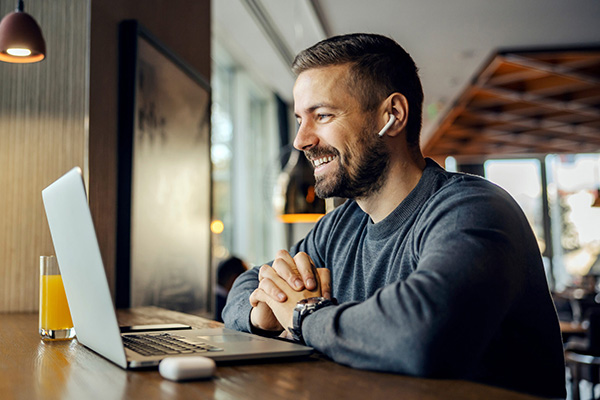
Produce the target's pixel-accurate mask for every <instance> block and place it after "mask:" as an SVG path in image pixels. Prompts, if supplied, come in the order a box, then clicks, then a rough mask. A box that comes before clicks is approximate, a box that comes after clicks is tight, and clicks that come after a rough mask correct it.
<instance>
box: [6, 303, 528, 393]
mask: <svg viewBox="0 0 600 400" xmlns="http://www.w3.org/2000/svg"><path fill="white" fill-rule="evenodd" d="M119 322H120V324H121V325H131V324H151V323H167V322H184V323H187V324H189V325H192V326H196V327H202V326H207V325H213V326H214V325H215V324H219V323H218V322H214V321H210V320H206V319H203V318H200V317H196V316H192V315H187V314H181V313H177V312H173V311H167V310H164V309H159V308H154V307H144V308H136V309H132V310H124V311H119ZM0 398H2V399H42V398H44V399H77V400H79V399H102V400H110V399H137V398H140V399H148V400H149V399H261V400H263V399H264V400H269V399H274V400H281V399H386V400H389V399H390V398H402V399H405V400H410V399H421V400H422V399H425V400H427V399H460V400H469V399H486V400H494V399H508V398H510V399H516V400H519V399H522V400H525V399H536V397H532V396H527V395H523V394H520V393H515V392H512V391H508V390H504V389H499V388H495V387H490V386H486V385H481V384H476V383H472V382H465V381H455V380H432V379H420V378H411V377H406V376H401V375H395V374H386V373H377V372H369V371H361V370H356V369H352V368H348V367H344V366H342V365H339V364H336V363H334V362H331V361H329V360H326V359H325V358H324V357H323V356H321V355H318V354H315V355H312V356H311V357H309V358H304V359H301V360H296V361H283V362H282V361H271V362H264V361H263V362H243V363H235V364H231V363H230V364H224V365H221V364H220V365H219V366H218V368H217V372H216V375H215V377H214V378H212V379H210V380H204V381H194V382H186V383H175V382H171V381H168V380H165V379H162V378H161V376H160V375H159V374H158V372H157V371H156V370H149V371H136V372H132V371H125V370H122V369H121V368H119V367H117V366H116V365H114V364H112V363H111V362H109V361H107V360H106V359H104V358H102V357H100V356H98V355H97V354H95V353H93V352H92V351H90V350H88V349H87V348H85V347H83V346H82V345H80V344H79V343H78V342H77V340H70V341H61V342H43V341H42V340H40V338H39V335H38V316H37V314H33V313H13V314H0Z"/></svg>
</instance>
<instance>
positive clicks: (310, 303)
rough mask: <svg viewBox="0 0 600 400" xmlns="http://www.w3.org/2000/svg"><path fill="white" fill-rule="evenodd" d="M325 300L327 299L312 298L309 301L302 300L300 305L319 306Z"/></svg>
mask: <svg viewBox="0 0 600 400" xmlns="http://www.w3.org/2000/svg"><path fill="white" fill-rule="evenodd" d="M323 300H326V299H325V297H310V298H308V299H302V300H300V301H299V302H298V303H299V304H307V305H312V304H319V303H320V302H322V301H323Z"/></svg>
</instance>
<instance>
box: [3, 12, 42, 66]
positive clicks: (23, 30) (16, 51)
mask: <svg viewBox="0 0 600 400" xmlns="http://www.w3.org/2000/svg"><path fill="white" fill-rule="evenodd" d="M44 57H46V42H45V41H44V37H43V36H42V30H41V29H40V26H39V25H38V24H37V22H36V21H35V19H33V17H32V16H31V15H29V14H27V13H26V12H23V11H18V10H17V11H15V12H11V13H10V14H8V15H7V16H6V17H4V18H3V19H2V21H0V61H5V62H10V63H34V62H38V61H42V60H43V59H44Z"/></svg>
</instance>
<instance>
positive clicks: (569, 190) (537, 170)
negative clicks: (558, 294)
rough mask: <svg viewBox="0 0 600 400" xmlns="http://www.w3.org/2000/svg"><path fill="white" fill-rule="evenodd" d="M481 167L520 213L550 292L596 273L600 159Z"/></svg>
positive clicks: (556, 158) (599, 265) (572, 157)
mask: <svg viewBox="0 0 600 400" xmlns="http://www.w3.org/2000/svg"><path fill="white" fill-rule="evenodd" d="M484 168H485V176H486V178H488V179H489V180H491V181H492V182H494V183H496V184H498V185H500V186H502V187H503V188H504V189H506V190H507V191H508V192H509V193H510V194H511V195H512V196H513V197H514V198H515V200H516V201H517V203H519V205H520V206H521V208H522V209H523V211H524V212H525V215H526V216H527V219H528V220H529V222H530V224H531V226H532V228H533V231H534V233H535V235H536V238H537V240H538V244H539V245H540V250H541V252H542V253H543V254H544V256H545V257H544V261H545V264H546V267H547V270H546V272H547V273H548V274H549V275H548V278H549V282H550V284H551V287H552V288H553V289H554V290H556V291H562V290H564V289H565V288H566V287H567V286H569V285H571V284H572V283H574V281H577V280H580V279H581V277H583V276H586V275H599V274H600V260H599V256H600V229H598V227H599V226H600V207H596V206H593V204H594V202H595V201H596V200H597V199H598V195H599V184H600V155H598V154H569V155H548V156H547V157H546V158H545V159H543V160H542V159H509V160H488V161H486V162H485V164H484ZM542 168H545V171H542ZM542 172H545V173H544V174H543V173H542ZM544 177H546V182H545V183H546V185H547V186H546V187H547V190H546V192H547V206H545V205H544V198H543V196H544V190H543V187H544V182H543V178H544ZM598 203H600V200H599V201H598ZM546 207H547V208H546ZM544 214H546V218H544V217H545V215H544ZM544 221H546V222H544ZM545 225H546V226H545Z"/></svg>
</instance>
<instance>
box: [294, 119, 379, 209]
mask: <svg viewBox="0 0 600 400" xmlns="http://www.w3.org/2000/svg"><path fill="white" fill-rule="evenodd" d="M374 132H376V131H375V129H371V126H368V127H363V129H362V131H361V132H360V134H359V136H358V140H357V141H356V142H354V143H353V144H350V145H348V146H346V148H345V149H344V154H343V155H342V154H341V153H340V151H338V150H337V149H336V148H334V147H331V146H321V147H317V148H315V149H311V150H307V151H305V155H306V157H308V158H309V159H314V158H319V157H321V156H324V155H331V154H334V155H335V156H336V157H335V159H334V160H333V161H331V162H337V163H338V168H337V170H336V171H335V172H334V173H333V174H329V175H321V176H318V177H317V178H316V183H315V193H316V195H317V196H319V197H320V198H322V199H325V198H328V197H342V198H347V199H355V198H362V197H367V196H369V195H372V194H374V193H377V192H378V191H379V190H380V189H381V187H382V186H383V184H384V182H385V180H386V178H387V172H388V167H389V163H390V155H389V152H388V149H387V147H386V146H385V144H384V142H383V140H382V139H381V138H380V137H379V136H378V135H377V134H376V133H374Z"/></svg>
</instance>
